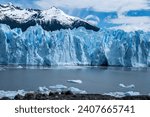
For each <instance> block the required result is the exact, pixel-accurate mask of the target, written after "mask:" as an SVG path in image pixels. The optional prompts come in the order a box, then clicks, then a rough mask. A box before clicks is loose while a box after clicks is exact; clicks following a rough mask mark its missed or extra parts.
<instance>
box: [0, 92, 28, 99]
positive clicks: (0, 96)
mask: <svg viewBox="0 0 150 117" xmlns="http://www.w3.org/2000/svg"><path fill="white" fill-rule="evenodd" d="M26 93H27V92H26V91H24V90H18V91H3V90H0V98H2V97H8V98H10V99H13V98H14V97H15V96H16V95H17V94H19V95H22V96H24V95H25V94H26Z"/></svg>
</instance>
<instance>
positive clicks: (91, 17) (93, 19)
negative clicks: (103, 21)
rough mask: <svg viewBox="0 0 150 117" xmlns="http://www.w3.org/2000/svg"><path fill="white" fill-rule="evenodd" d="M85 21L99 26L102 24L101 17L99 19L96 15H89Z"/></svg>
mask: <svg viewBox="0 0 150 117" xmlns="http://www.w3.org/2000/svg"><path fill="white" fill-rule="evenodd" d="M84 19H85V20H86V21H88V22H89V23H91V24H93V25H98V24H99V22H100V19H99V17H97V16H95V15H88V16H86V17H85V18H84Z"/></svg>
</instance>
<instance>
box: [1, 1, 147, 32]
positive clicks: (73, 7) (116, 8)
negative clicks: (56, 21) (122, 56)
mask: <svg viewBox="0 0 150 117" xmlns="http://www.w3.org/2000/svg"><path fill="white" fill-rule="evenodd" d="M8 2H11V3H13V4H15V5H17V6H21V7H23V8H35V9H42V10H43V9H48V8H50V7H51V6H55V7H58V8H60V9H61V10H63V11H64V12H65V13H67V14H69V15H73V16H77V17H80V18H83V19H85V20H87V21H88V22H90V23H92V24H93V25H96V26H99V27H100V28H110V29H122V30H125V31H127V32H129V31H135V30H143V31H150V0H0V3H1V4H6V3H8Z"/></svg>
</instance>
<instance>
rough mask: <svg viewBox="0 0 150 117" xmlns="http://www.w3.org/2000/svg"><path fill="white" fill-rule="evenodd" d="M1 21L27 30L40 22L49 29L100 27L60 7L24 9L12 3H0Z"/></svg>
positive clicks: (93, 28) (95, 28)
mask: <svg viewBox="0 0 150 117" xmlns="http://www.w3.org/2000/svg"><path fill="white" fill-rule="evenodd" d="M0 23H3V24H7V25H9V26H10V27H11V28H16V27H17V28H21V29H22V30H23V31H25V30H26V29H27V28H29V27H30V26H35V25H36V24H39V25H41V26H42V28H43V29H45V30H47V31H54V30H60V29H68V28H70V29H73V28H78V27H80V26H83V27H85V28H86V29H90V30H94V31H98V30H99V28H98V27H96V26H94V25H92V24H90V23H88V22H86V21H85V20H82V19H80V18H77V17H73V16H69V15H67V14H65V13H64V12H63V11H61V10H60V9H57V8H55V7H51V8H49V9H47V10H35V9H22V8H20V7H16V6H14V5H12V4H6V5H0Z"/></svg>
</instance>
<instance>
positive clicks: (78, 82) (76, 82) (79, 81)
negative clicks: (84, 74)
mask: <svg viewBox="0 0 150 117" xmlns="http://www.w3.org/2000/svg"><path fill="white" fill-rule="evenodd" d="M67 82H69V83H75V84H82V81H81V80H67Z"/></svg>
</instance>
